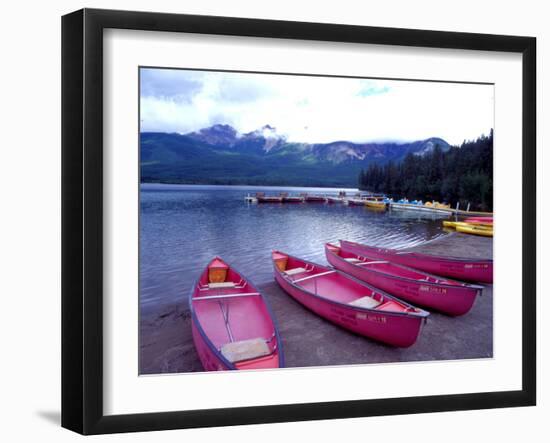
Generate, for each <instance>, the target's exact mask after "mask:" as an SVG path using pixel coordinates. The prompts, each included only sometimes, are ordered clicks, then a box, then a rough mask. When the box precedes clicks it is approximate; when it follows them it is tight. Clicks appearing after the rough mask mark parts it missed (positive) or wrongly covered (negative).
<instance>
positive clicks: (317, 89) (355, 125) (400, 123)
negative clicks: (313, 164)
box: [140, 69, 494, 144]
mask: <svg viewBox="0 0 550 443" xmlns="http://www.w3.org/2000/svg"><path fill="white" fill-rule="evenodd" d="M140 92H141V97H140V100H141V116H140V119H141V131H160V132H179V133H188V132H191V131H196V130H198V129H202V128H205V127H208V126H212V125H214V124H229V125H231V126H233V127H234V128H235V129H236V130H237V131H239V132H241V133H245V132H250V131H253V130H255V129H258V128H260V127H262V126H264V125H266V124H269V125H271V126H274V127H276V128H277V132H279V133H280V134H281V135H284V136H286V137H287V138H288V140H289V141H296V142H308V143H323V142H331V141H337V140H348V141H353V142H368V141H385V140H396V141H412V140H421V139H425V138H429V137H441V138H443V139H445V140H446V141H448V142H449V143H451V144H459V143H461V142H462V141H463V140H464V139H474V138H476V137H478V136H479V135H481V134H488V133H489V130H490V129H491V128H492V127H493V112H494V108H493V104H494V88H493V86H488V85H468V84H454V83H433V82H408V81H391V80H370V79H349V78H333V77H332V78H329V77H309V76H292V75H268V74H244V73H225V72H206V71H188V70H175V69H141V90H140Z"/></svg>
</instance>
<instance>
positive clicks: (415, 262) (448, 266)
mask: <svg viewBox="0 0 550 443" xmlns="http://www.w3.org/2000/svg"><path fill="white" fill-rule="evenodd" d="M340 244H341V246H342V249H344V250H346V251H349V252H352V253H354V254H357V255H362V256H365V257H370V258H377V259H380V260H388V261H391V262H393V263H397V264H400V265H404V266H409V267H411V268H414V269H419V270H421V271H425V272H428V273H430V274H435V275H441V276H445V277H450V278H455V279H457V280H465V281H472V282H481V283H493V260H469V259H461V258H458V257H456V258H455V257H438V256H433V255H427V254H420V253H415V252H411V253H409V252H407V253H403V252H399V251H397V250H392V249H382V248H375V247H372V246H367V245H363V244H359V243H353V242H348V241H345V240H341V241H340Z"/></svg>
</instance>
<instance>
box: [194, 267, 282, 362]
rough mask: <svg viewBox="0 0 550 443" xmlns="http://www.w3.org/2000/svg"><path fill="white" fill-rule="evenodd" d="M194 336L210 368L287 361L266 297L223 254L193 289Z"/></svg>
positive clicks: (199, 351)
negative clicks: (232, 266) (226, 260)
mask: <svg viewBox="0 0 550 443" xmlns="http://www.w3.org/2000/svg"><path fill="white" fill-rule="evenodd" d="M189 306H190V310H191V316H192V317H191V318H192V331H193V341H194V343H195V348H196V349H197V352H198V354H199V358H200V360H201V363H202V365H203V367H204V369H205V370H207V371H224V370H230V369H266V368H279V367H283V366H284V358H283V353H282V347H281V340H280V338H279V333H278V331H277V326H276V324H275V321H274V320H273V316H272V314H271V311H270V309H269V306H268V305H267V303H266V301H265V299H264V297H263V296H262V294H260V292H259V291H258V290H257V289H256V288H255V287H254V286H253V285H252V284H251V283H250V282H249V281H247V280H246V279H244V278H243V277H242V276H241V275H240V274H239V273H238V272H237V271H236V270H235V269H233V268H231V267H230V266H229V265H228V264H227V263H225V262H224V261H223V260H222V259H221V258H219V257H216V258H214V259H213V260H212V261H211V262H210V263H209V264H208V266H207V267H206V269H205V270H204V271H203V273H202V274H201V276H200V278H199V280H198V281H197V283H196V285H195V287H194V288H193V290H192V291H191V294H190V297H189Z"/></svg>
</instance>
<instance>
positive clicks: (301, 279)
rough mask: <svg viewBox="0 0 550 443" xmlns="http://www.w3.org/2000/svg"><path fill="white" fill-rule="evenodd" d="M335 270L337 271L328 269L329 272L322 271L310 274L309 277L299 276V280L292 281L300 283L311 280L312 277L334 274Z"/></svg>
mask: <svg viewBox="0 0 550 443" xmlns="http://www.w3.org/2000/svg"><path fill="white" fill-rule="evenodd" d="M335 272H336V271H327V272H321V273H320V274H315V275H309V276H307V277H303V278H299V279H297V280H292V283H298V282H301V281H304V280H309V279H310V278H316V277H322V276H323V275H328V274H334V273H335Z"/></svg>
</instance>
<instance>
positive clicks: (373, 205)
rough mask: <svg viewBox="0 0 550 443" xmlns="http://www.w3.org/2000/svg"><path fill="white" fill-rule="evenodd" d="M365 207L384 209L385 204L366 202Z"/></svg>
mask: <svg viewBox="0 0 550 443" xmlns="http://www.w3.org/2000/svg"><path fill="white" fill-rule="evenodd" d="M365 205H366V206H367V208H373V209H386V203H384V202H376V201H370V200H367V201H366V202H365Z"/></svg>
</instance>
